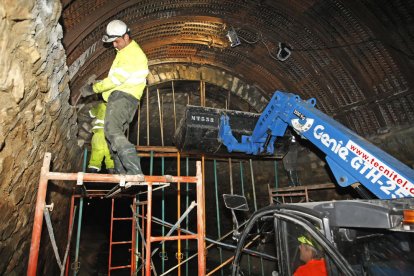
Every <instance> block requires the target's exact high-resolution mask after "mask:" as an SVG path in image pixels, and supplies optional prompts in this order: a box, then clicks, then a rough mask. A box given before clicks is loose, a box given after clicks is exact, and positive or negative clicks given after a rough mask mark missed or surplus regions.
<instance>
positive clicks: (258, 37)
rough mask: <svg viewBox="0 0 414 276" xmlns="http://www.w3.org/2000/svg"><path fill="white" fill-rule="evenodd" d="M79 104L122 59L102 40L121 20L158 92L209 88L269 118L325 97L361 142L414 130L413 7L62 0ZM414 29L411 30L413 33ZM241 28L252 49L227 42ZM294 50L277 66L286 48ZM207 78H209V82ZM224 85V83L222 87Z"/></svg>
mask: <svg viewBox="0 0 414 276" xmlns="http://www.w3.org/2000/svg"><path fill="white" fill-rule="evenodd" d="M62 4H63V14H62V20H61V23H62V25H63V27H64V31H65V35H64V44H65V48H66V51H67V55H68V58H67V63H68V65H69V66H70V68H71V69H72V70H71V72H72V74H71V90H72V97H71V98H72V101H73V102H74V100H75V101H76V99H77V97H78V91H79V87H80V86H81V84H83V83H84V81H85V80H86V79H87V77H88V76H89V75H91V74H92V73H97V74H98V75H101V76H103V75H104V74H105V73H106V72H107V70H108V68H109V66H110V63H111V61H112V59H113V55H114V53H113V50H111V49H110V48H104V47H103V45H102V43H101V42H100V39H101V37H102V34H103V32H104V28H105V26H106V24H107V23H108V22H109V21H110V20H112V19H114V18H119V19H122V20H124V21H125V22H127V23H128V24H129V25H130V27H131V29H132V35H133V37H134V38H135V39H136V40H137V41H138V42H139V43H140V45H141V46H142V47H143V49H144V50H145V52H146V53H147V55H148V57H149V60H150V64H151V76H150V84H156V83H157V82H158V80H159V81H165V80H168V79H171V80H172V79H187V78H188V79H190V80H196V78H197V75H200V77H203V78H206V81H207V82H211V83H212V84H216V85H218V86H220V87H223V88H227V87H229V88H233V86H237V85H239V86H237V88H234V89H231V91H232V93H234V94H235V95H238V96H239V97H241V98H243V99H245V100H246V101H248V102H249V103H251V105H252V109H253V110H257V111H260V109H261V108H262V107H263V104H265V102H266V101H267V100H268V99H269V98H270V97H271V95H272V93H273V92H274V91H275V90H276V89H280V90H287V91H290V92H294V93H297V94H299V95H300V96H301V97H302V98H305V99H306V98H311V97H315V98H316V99H317V101H318V108H319V109H321V110H322V111H324V112H326V113H328V114H329V115H331V116H333V117H334V118H335V119H337V120H339V121H340V122H342V123H344V124H345V125H347V126H348V127H350V128H352V129H354V130H355V131H357V132H358V133H359V134H361V135H364V136H367V135H375V134H377V133H378V130H383V129H389V128H392V127H402V126H407V125H408V126H413V122H414V111H413V110H414V91H413V84H414V78H412V77H411V76H412V72H413V66H414V65H413V62H412V60H413V56H414V50H413V49H414V40H413V39H412V32H411V31H410V30H411V29H412V28H411V27H410V26H412V23H410V22H413V14H414V3H413V2H412V1H385V0H384V1H370V0H366V1H352V2H350V1H340V0H332V1H324V0H312V1H301V0H294V1H266V0H263V1H230V0H220V1H219V0H201V1H188V0H168V1H167V0H158V1H155V0H142V1H132V0H123V1H110V0H100V1H88V0H66V1H65V0H62ZM410 24H411V25H410ZM230 26H233V27H234V28H235V29H236V31H237V33H238V34H239V37H240V38H241V42H242V44H241V45H240V46H238V47H235V48H231V47H230V46H229V45H228V40H227V38H226V36H225V34H226V32H227V30H228V29H229V27H230ZM279 42H283V43H286V44H287V45H289V47H290V48H291V49H292V55H291V57H290V58H288V59H287V60H286V61H279V60H277V59H275V58H274V57H275V55H276V53H277V50H278V43H279ZM200 72H201V73H200ZM220 77H223V79H220Z"/></svg>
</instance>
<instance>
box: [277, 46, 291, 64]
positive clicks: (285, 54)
mask: <svg viewBox="0 0 414 276" xmlns="http://www.w3.org/2000/svg"><path fill="white" fill-rule="evenodd" d="M291 54H292V50H291V49H290V48H289V47H288V46H287V45H286V44H285V43H283V42H279V50H278V51H277V59H278V60H280V61H285V60H287V59H288V58H289V57H290V55H291Z"/></svg>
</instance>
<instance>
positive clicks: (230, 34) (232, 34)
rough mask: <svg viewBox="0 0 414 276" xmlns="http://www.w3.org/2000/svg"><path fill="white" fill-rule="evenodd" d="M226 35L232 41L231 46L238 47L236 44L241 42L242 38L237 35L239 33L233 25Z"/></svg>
mask: <svg viewBox="0 0 414 276" xmlns="http://www.w3.org/2000/svg"><path fill="white" fill-rule="evenodd" d="M226 36H227V38H228V40H229V42H230V46H231V47H236V46H238V45H240V44H241V43H240V39H239V37H238V36H237V33H236V31H235V30H234V28H233V27H230V29H229V30H228V31H227V34H226Z"/></svg>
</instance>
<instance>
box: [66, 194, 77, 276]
mask: <svg viewBox="0 0 414 276" xmlns="http://www.w3.org/2000/svg"><path fill="white" fill-rule="evenodd" d="M74 208H75V197H74V196H73V195H72V197H71V199H70V212H69V227H68V228H69V229H68V240H69V239H70V232H71V229H72V221H73V213H74ZM69 248H70V242H69ZM69 263H70V254H68V259H67V261H66V268H65V276H68V275H69Z"/></svg>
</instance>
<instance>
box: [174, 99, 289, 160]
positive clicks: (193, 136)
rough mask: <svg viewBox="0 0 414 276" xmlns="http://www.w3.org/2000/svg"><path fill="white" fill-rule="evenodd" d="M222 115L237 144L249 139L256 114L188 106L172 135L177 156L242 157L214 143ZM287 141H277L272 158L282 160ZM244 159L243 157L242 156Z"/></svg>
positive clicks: (216, 141)
mask: <svg viewBox="0 0 414 276" xmlns="http://www.w3.org/2000/svg"><path fill="white" fill-rule="evenodd" d="M224 114H226V115H227V116H229V118H230V124H231V128H232V131H233V135H234V136H235V138H236V139H237V140H239V141H241V136H242V135H246V136H250V135H251V134H252V132H253V129H254V127H255V126H256V123H257V120H258V119H259V117H260V114H257V113H251V112H243V111H235V110H225V109H217V108H210V107H201V106H192V105H188V106H187V107H186V110H185V115H184V117H183V118H182V119H181V121H180V123H179V125H178V128H177V131H176V132H175V135H174V143H175V145H176V147H177V148H178V149H179V150H180V151H181V152H187V153H204V154H216V155H225V156H229V155H238V156H240V155H245V154H243V153H238V152H232V153H229V152H228V151H227V148H226V146H224V145H223V144H222V143H220V142H219V140H218V132H219V125H220V117H221V116H222V115H224ZM289 143H290V142H289V137H288V136H286V137H281V138H279V139H277V141H276V144H275V148H276V150H275V155H274V156H275V157H278V158H282V157H283V156H284V155H285V154H286V152H287V150H288V146H289ZM246 156H247V155H246Z"/></svg>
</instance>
